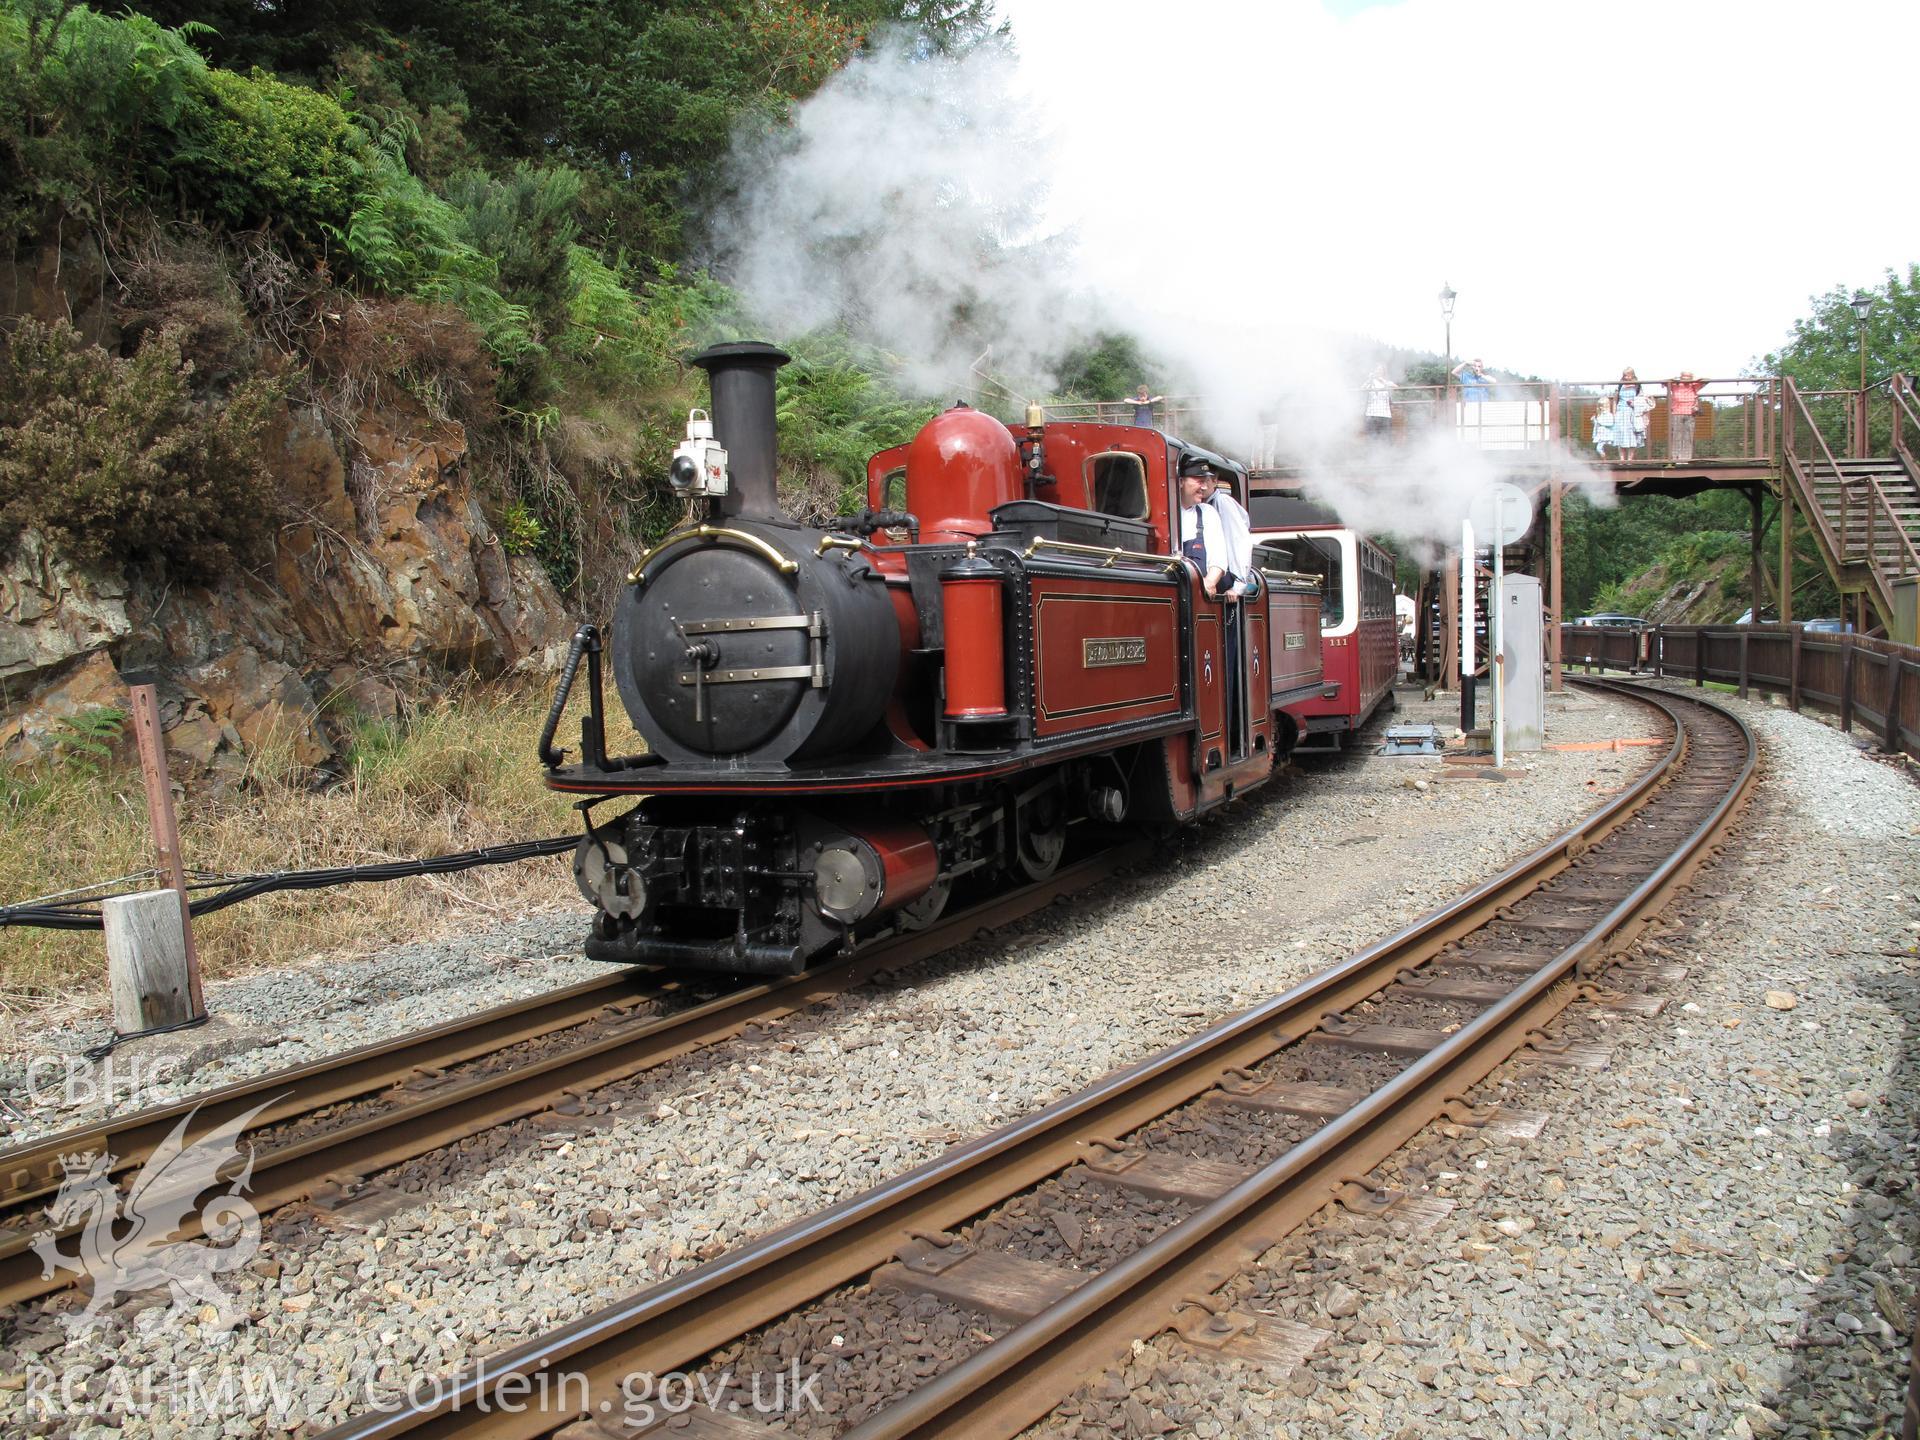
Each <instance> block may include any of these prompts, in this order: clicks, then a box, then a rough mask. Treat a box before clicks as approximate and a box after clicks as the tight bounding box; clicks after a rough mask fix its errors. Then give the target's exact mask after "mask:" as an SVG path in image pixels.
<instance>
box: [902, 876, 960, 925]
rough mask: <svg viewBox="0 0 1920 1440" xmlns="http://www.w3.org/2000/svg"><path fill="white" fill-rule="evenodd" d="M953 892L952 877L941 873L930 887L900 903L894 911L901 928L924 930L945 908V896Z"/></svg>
mask: <svg viewBox="0 0 1920 1440" xmlns="http://www.w3.org/2000/svg"><path fill="white" fill-rule="evenodd" d="M951 894H953V879H952V877H951V876H947V875H942V876H941V877H940V878H939V879H938V880H936V881H934V882H933V886H932V888H931V889H929V890H928V891H927V893H926V894H924V895H922V896H921V897H920V898H919V899H918V900H915V901H912V902H911V903H910V904H906V905H902V906H901V907H900V908H899V909H898V910H896V911H894V912H893V913H894V915H895V917H896V918H897V919H898V920H899V922H900V928H901V929H902V930H924V929H926V928H927V927H928V926H929V925H931V924H933V922H934V921H936V920H938V919H939V918H940V915H941V912H942V911H944V910H945V909H946V908H947V897H948V896H949V895H951Z"/></svg>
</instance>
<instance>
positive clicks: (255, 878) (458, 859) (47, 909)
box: [0, 835, 580, 930]
mask: <svg viewBox="0 0 1920 1440" xmlns="http://www.w3.org/2000/svg"><path fill="white" fill-rule="evenodd" d="M579 843H580V837H579V836H577V835H554V836H550V837H548V838H547V839H545V840H516V841H514V842H512V843H511V844H507V845H487V846H483V847H482V848H481V849H478V850H461V851H457V852H455V853H454V854H451V855H433V856H429V857H428V858H426V859H424V860H389V861H384V862H382V863H380V864H378V865H340V866H334V867H332V868H330V869H325V870H281V871H275V872H273V873H271V874H264V875H246V876H242V877H240V878H239V879H238V880H223V881H211V880H202V881H197V882H195V883H193V884H190V885H188V886H187V889H188V890H190V891H191V890H209V889H211V890H213V891H214V893H213V894H211V895H204V896H202V897H201V898H199V899H197V900H191V901H189V902H188V905H187V909H188V911H189V912H190V913H192V914H194V915H211V914H213V913H214V912H215V911H216V910H224V909H226V908H227V907H228V906H229V905H238V904H239V903H240V902H241V901H242V900H251V899H253V898H254V897H255V896H256V895H268V894H271V893H273V892H274V891H276V890H325V889H330V888H331V887H333V886H335V885H360V884H370V883H377V882H379V881H383V880H405V879H408V878H409V877H411V876H414V875H450V874H453V873H454V872H456V871H460V870H472V869H476V868H477V867H479V866H481V865H511V864H513V863H515V862H516V861H520V860H537V859H539V858H540V857H542V856H544V855H558V854H560V853H561V852H563V851H566V850H571V849H572V848H573V847H574V846H575V845H577V844H579ZM98 904H99V897H94V898H92V899H87V900H69V901H62V902H57V903H54V904H47V905H7V906H0V926H4V925H30V926H34V927H37V928H39V929H42V930H98V929H101V928H102V926H103V925H104V924H105V922H104V921H103V920H102V919H101V916H100V912H99V910H98V909H88V908H86V907H88V906H97V905H98Z"/></svg>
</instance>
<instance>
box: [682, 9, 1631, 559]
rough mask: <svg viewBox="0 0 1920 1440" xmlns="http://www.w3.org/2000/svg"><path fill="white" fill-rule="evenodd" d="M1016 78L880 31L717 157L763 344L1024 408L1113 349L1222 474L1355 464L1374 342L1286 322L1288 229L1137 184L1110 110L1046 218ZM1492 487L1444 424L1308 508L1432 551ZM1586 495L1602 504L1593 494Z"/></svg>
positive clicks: (730, 261) (718, 252)
mask: <svg viewBox="0 0 1920 1440" xmlns="http://www.w3.org/2000/svg"><path fill="white" fill-rule="evenodd" d="M1022 75H1023V72H1022V71H1021V70H1020V69H1019V67H1018V65H1017V64H1016V62H1015V59H1014V57H1013V55H1012V54H1011V53H1010V51H1009V50H1008V48H1007V47H1006V46H1004V45H1001V44H988V45H983V46H981V47H979V48H977V49H975V50H973V51H972V52H970V53H968V54H966V55H962V56H957V57H956V56H947V55H939V54H929V53H926V52H924V51H923V50H922V49H919V48H917V47H915V46H914V45H912V44H911V43H909V42H907V41H905V40H903V39H900V38H895V39H892V40H888V41H885V42H883V43H881V44H880V45H878V46H877V48H875V49H873V50H872V51H870V52H869V53H866V54H863V55H861V56H859V57H858V58H856V59H855V60H854V61H853V62H852V63H850V64H849V65H848V66H846V67H845V69H843V70H842V71H841V72H839V73H838V74H836V75H835V76H834V77H833V78H832V79H831V80H829V81H828V83H827V84H826V85H825V86H823V87H822V89H821V90H820V91H819V92H818V93H817V94H816V95H815V96H813V97H812V98H811V99H809V100H808V101H807V102H805V103H804V104H802V105H801V106H799V107H798V110H797V112H796V114H795V116H794V118H793V122H792V124H791V125H790V126H788V127H787V128H785V129H782V130H780V131H778V132H776V133H775V134H773V135H771V136H757V137H753V138H752V139H749V140H743V141H742V142H741V143H740V144H739V145H738V146H737V147H736V154H735V156H734V166H733V172H734V176H735V179H736V184H737V197H738V198H737V203H734V204H731V205H729V206H727V207H725V208H724V212H723V214H721V215H720V216H718V217H716V221H715V225H714V230H713V235H712V239H713V242H714V245H715V256H714V263H715V265H716V268H717V269H718V271H719V272H720V273H721V274H722V275H723V277H724V278H726V279H727V280H728V281H729V282H730V283H731V284H733V285H734V286H735V288H736V289H738V290H739V291H740V292H741V293H742V294H743V295H744V297H745V298H746V300H747V302H748V304H749V305H750V306H751V307H752V308H753V309H754V311H755V312H756V313H757V315H758V316H759V318H761V319H762V320H764V321H765V322H766V323H767V324H768V325H769V326H770V327H771V328H772V329H773V331H774V332H775V333H788V334H791V333H795V332H804V331H806V330H810V329H813V328H816V327H821V326H826V325H830V324H838V325H843V326H846V327H847V328H849V329H850V330H851V331H853V333H855V334H857V335H858V336H860V337H861V338H862V339H864V340H866V341H868V342H870V343H873V344H875V345H878V346H879V347H880V348H882V349H883V350H886V351H888V352H891V353H892V354H893V355H895V356H897V357H898V358H899V361H900V363H901V366H902V371H903V375H904V377H905V379H906V380H907V381H908V382H909V383H910V384H912V385H914V386H915V388H918V389H920V390H922V391H924V392H926V393H930V394H936V395H943V396H946V395H959V394H966V393H968V392H970V391H971V390H973V389H974V388H975V387H974V384H973V379H974V371H975V369H976V367H980V368H984V369H985V370H987V371H989V372H990V373H991V374H992V375H994V376H995V377H998V378H1001V379H1005V380H1008V381H1009V382H1010V383H1011V384H1013V385H1014V386H1015V387H1016V388H1018V390H1019V393H1021V394H1025V395H1029V396H1032V397H1033V398H1042V397H1044V396H1045V395H1046V394H1048V393H1049V391H1050V388H1051V385H1052V383H1053V377H1054V371H1055V368H1056V367H1057V365H1058V363H1059V362H1060V361H1061V360H1062V359H1063V358H1064V357H1065V356H1066V355H1067V353H1068V352H1070V351H1071V350H1073V349H1074V348H1075V347H1076V346H1079V345H1082V344H1084V343H1086V342H1087V341H1088V340H1090V339H1091V338H1093V337H1095V336H1097V335H1099V334H1101V333H1110V332H1116V331H1117V332H1122V333H1126V334H1130V335H1133V336H1135V337H1136V338H1138V339H1139V340H1140V341H1141V342H1142V344H1143V346H1144V348H1145V350H1146V351H1147V353H1148V354H1149V355H1151V356H1153V357H1155V358H1156V359H1157V360H1158V361H1159V362H1161V364H1162V365H1163V366H1164V370H1165V373H1166V374H1168V375H1170V376H1173V377H1176V379H1177V382H1178V383H1177V385H1174V384H1172V383H1171V382H1170V384H1169V387H1168V388H1170V389H1172V388H1178V389H1181V390H1184V391H1186V392H1187V393H1190V394H1193V395H1197V396H1200V397H1204V407H1205V413H1204V414H1203V415H1201V416H1197V417H1194V418H1193V423H1192V424H1191V425H1190V426H1189V427H1187V428H1189V429H1193V430H1197V431H1199V432H1200V433H1199V434H1198V435H1196V436H1193V437H1192V438H1199V439H1202V440H1203V442H1205V443H1210V444H1213V445H1216V446H1218V447H1219V448H1221V449H1223V450H1225V451H1226V452H1227V453H1229V454H1231V455H1233V456H1234V457H1235V458H1238V459H1242V460H1255V459H1257V458H1258V457H1259V452H1260V451H1261V450H1262V449H1264V448H1269V447H1271V446H1272V445H1273V443H1274V442H1275V440H1276V439H1277V441H1278V448H1279V449H1280V450H1281V451H1282V452H1283V453H1285V454H1286V455H1288V456H1289V457H1292V458H1304V459H1306V460H1307V461H1308V462H1309V466H1310V469H1311V470H1317V471H1320V472H1322V473H1324V474H1326V475H1328V476H1336V475H1337V476H1342V477H1351V476H1352V475H1353V474H1355V472H1356V471H1357V470H1358V471H1364V469H1365V467H1366V460H1367V459H1368V458H1369V457H1368V454H1367V452H1364V451H1359V450H1358V449H1357V447H1358V446H1359V443H1360V441H1359V431H1360V416H1361V410H1362V399H1363V397H1362V394H1361V392H1360V389H1359V386H1360V382H1361V381H1362V380H1363V379H1364V378H1365V377H1366V375H1367V373H1368V371H1369V370H1370V369H1371V365H1372V362H1373V360H1374V359H1375V358H1376V356H1377V355H1378V354H1379V353H1380V350H1381V347H1380V346H1378V345H1377V344H1376V343H1374V342H1371V341H1367V340H1363V339H1361V338H1360V337H1357V336H1352V335H1342V334H1339V333H1337V332H1334V331H1331V330H1329V329H1325V328H1321V327H1316V326H1313V325H1309V324H1306V323H1303V322H1301V321H1300V320H1299V319H1297V318H1295V317H1296V316H1297V315H1299V314H1301V313H1303V312H1305V313H1311V312H1312V311H1316V310H1317V309H1318V307H1304V306H1301V305H1299V304H1298V303H1296V302H1297V300H1298V297H1299V293H1300V291H1301V288H1302V287H1303V286H1311V285H1312V284H1313V283H1314V282H1313V279H1312V277H1311V276H1300V275H1298V274H1295V273H1292V272H1291V271H1290V270H1289V268H1288V260H1287V251H1288V245H1287V237H1286V235H1284V234H1273V235H1250V234H1249V233H1247V227H1246V226H1245V225H1243V224H1242V223H1241V221H1240V218H1239V207H1238V206H1237V205H1236V203H1235V200H1234V197H1233V196H1231V195H1229V194H1220V193H1217V192H1207V191H1189V190H1188V189H1186V188H1185V187H1183V186H1181V185H1180V184H1179V183H1178V181H1177V179H1169V178H1167V177H1164V176H1147V175H1143V174H1141V173H1139V172H1138V169H1137V167H1136V166H1135V164H1134V163H1133V160H1132V158H1131V157H1130V154H1129V146H1128V143H1127V141H1126V139H1125V131H1126V127H1127V125H1128V124H1129V123H1131V122H1132V121H1134V120H1139V119H1142V118H1143V117H1140V116H1138V115H1136V114H1133V113H1132V112H1131V111H1130V110H1129V109H1128V108H1126V107H1124V106H1123V107H1122V108H1120V109H1118V110H1116V122H1117V123H1116V127H1115V135H1116V139H1115V145H1114V149H1113V153H1112V156H1111V157H1110V164H1111V185H1110V186H1106V187H1102V186H1099V185H1091V186H1090V185H1089V183H1088V178H1087V177H1086V176H1085V175H1084V174H1079V175H1077V176H1076V177H1075V178H1076V185H1075V189H1076V192H1077V193H1083V194H1084V193H1092V194H1095V195H1096V196H1104V198H1103V199H1100V200H1099V201H1098V202H1097V203H1096V204H1095V205H1094V207H1093V208H1091V209H1090V210H1088V211H1086V212H1083V213H1081V214H1079V215H1077V216H1075V217H1070V219H1066V220H1063V219H1061V218H1060V217H1058V216H1057V215H1055V216H1054V219H1053V220H1052V221H1051V223H1050V222H1049V220H1048V218H1047V217H1048V216H1049V214H1050V211H1049V198H1050V196H1049V190H1048V177H1049V176H1053V175H1058V174H1061V173H1062V171H1061V164H1062V162H1061V161H1060V160H1059V159H1058V158H1057V156H1056V154H1055V152H1054V150H1053V148H1052V143H1051V140H1050V137H1049V136H1048V135H1047V134H1046V133H1045V131H1044V128H1043V127H1042V126H1041V124H1040V122H1039V120H1038V118H1037V117H1038V115H1039V114H1040V113H1041V111H1040V109H1039V107H1038V106H1036V104H1035V103H1034V101H1033V98H1032V97H1031V96H1026V95H1023V94H1022V92H1021V91H1020V89H1019V84H1020V83H1021V80H1022ZM1075 83H1076V84H1079V85H1081V86H1083V87H1084V86H1085V85H1086V84H1087V83H1088V77H1085V76H1081V77H1075ZM1206 138H1208V137H1206V136H1205V135H1204V132H1199V133H1198V134H1197V137H1196V143H1199V142H1200V141H1203V140H1205V139H1206ZM1099 163H1109V162H1107V161H1105V160H1102V161H1101V162H1099ZM1152 257H1159V264H1158V269H1155V268H1154V259H1153V258H1152ZM1140 378H1142V379H1144V378H1146V377H1140ZM1106 398H1110V399H1113V400H1116V401H1117V400H1120V399H1121V398H1122V397H1120V396H1118V395H1115V396H1112V397H1106ZM1276 432H1277V433H1276ZM1498 475H1499V466H1498V457H1497V455H1488V454H1483V453H1480V452H1478V451H1476V450H1475V449H1473V448H1471V447H1469V446H1464V445H1462V444H1460V443H1458V442H1457V441H1456V440H1455V438H1454V436H1453V432H1452V425H1451V421H1450V420H1449V421H1448V423H1446V424H1445V425H1442V426H1440V427H1438V428H1437V429H1436V430H1435V431H1434V433H1433V434H1432V435H1431V437H1429V438H1426V439H1423V440H1421V441H1419V442H1418V443H1415V444H1413V445H1410V446H1407V447H1402V448H1396V450H1395V451H1394V452H1393V465H1392V482H1391V483H1382V484H1380V485H1378V486H1374V485H1369V484H1366V483H1364V482H1362V483H1358V484H1356V483H1352V482H1351V481H1350V479H1349V480H1348V481H1346V482H1344V483H1341V484H1340V485H1339V486H1338V487H1331V486H1329V487H1314V494H1315V498H1319V499H1323V500H1326V501H1328V502H1330V503H1332V504H1334V505H1335V506H1336V508H1337V509H1339V510H1340V512H1341V514H1342V517H1343V519H1345V520H1346V521H1347V522H1348V523H1350V524H1353V525H1355V526H1357V527H1359V528H1361V529H1363V530H1366V531H1368V532H1370V533H1376V534H1392V535H1396V536H1399V537H1402V538H1404V539H1408V540H1417V541H1424V542H1426V544H1427V545H1428V546H1429V547H1432V548H1436V549H1437V548H1438V547H1441V546H1445V545H1447V544H1449V543H1457V540H1458V537H1459V521H1460V518H1461V516H1462V515H1463V514H1464V513H1465V512H1466V510H1467V507H1468V504H1469V503H1470V501H1471V499H1472V498H1473V496H1474V495H1476V494H1477V493H1479V492H1480V491H1481V490H1483V489H1484V488H1485V486H1486V485H1487V484H1488V483H1489V482H1490V481H1491V480H1493V479H1495V478H1498ZM1590 490H1591V493H1592V494H1593V495H1595V496H1596V497H1605V499H1606V501H1608V502H1609V503H1610V499H1611V487H1610V486H1607V485H1604V484H1602V485H1596V486H1593V487H1590Z"/></svg>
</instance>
